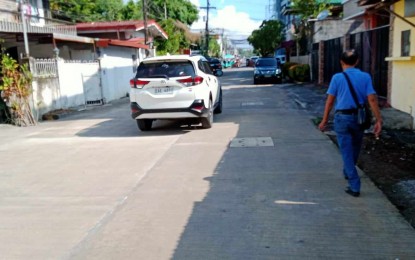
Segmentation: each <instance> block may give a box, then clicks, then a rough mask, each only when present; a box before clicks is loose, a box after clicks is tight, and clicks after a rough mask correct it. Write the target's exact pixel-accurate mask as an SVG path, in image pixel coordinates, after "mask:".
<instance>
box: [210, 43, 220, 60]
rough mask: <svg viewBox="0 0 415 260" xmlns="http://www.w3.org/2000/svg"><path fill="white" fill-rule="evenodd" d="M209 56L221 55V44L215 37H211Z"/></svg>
mask: <svg viewBox="0 0 415 260" xmlns="http://www.w3.org/2000/svg"><path fill="white" fill-rule="evenodd" d="M209 56H212V57H220V56H221V54H220V45H219V43H218V41H217V40H216V39H215V38H210V39H209Z"/></svg>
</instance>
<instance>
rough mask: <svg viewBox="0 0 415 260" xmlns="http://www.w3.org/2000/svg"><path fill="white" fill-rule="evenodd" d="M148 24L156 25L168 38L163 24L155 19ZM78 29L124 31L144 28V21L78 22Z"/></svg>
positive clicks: (84, 30) (83, 30)
mask: <svg viewBox="0 0 415 260" xmlns="http://www.w3.org/2000/svg"><path fill="white" fill-rule="evenodd" d="M147 26H148V27H150V26H154V27H156V28H157V29H158V30H159V31H160V32H161V34H163V35H164V36H165V37H166V38H167V37H168V36H167V33H166V32H165V31H164V30H163V29H162V28H161V26H160V25H159V24H158V23H157V22H156V21H155V20H148V21H147ZM76 29H77V31H79V32H87V31H108V30H114V31H122V30H134V31H139V30H144V21H118V22H90V23H78V24H76Z"/></svg>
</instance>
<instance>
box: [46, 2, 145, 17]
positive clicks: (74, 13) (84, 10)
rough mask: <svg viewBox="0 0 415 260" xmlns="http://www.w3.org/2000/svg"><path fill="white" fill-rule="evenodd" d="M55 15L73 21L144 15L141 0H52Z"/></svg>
mask: <svg viewBox="0 0 415 260" xmlns="http://www.w3.org/2000/svg"><path fill="white" fill-rule="evenodd" d="M50 9H51V10H52V13H53V15H54V17H56V18H59V19H63V20H68V21H71V22H93V21H121V20H131V19H138V18H140V17H142V11H141V10H142V9H141V5H140V2H137V3H134V2H133V1H132V0H130V1H129V2H128V3H127V4H126V5H124V3H123V0H50Z"/></svg>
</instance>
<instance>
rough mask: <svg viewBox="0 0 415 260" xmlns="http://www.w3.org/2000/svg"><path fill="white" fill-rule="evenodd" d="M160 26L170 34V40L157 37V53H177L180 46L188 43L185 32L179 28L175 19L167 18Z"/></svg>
mask: <svg viewBox="0 0 415 260" xmlns="http://www.w3.org/2000/svg"><path fill="white" fill-rule="evenodd" d="M160 26H161V27H163V29H164V31H166V33H167V34H168V35H169V40H168V41H165V40H158V39H155V45H156V47H157V54H159V55H165V54H167V53H170V54H176V53H178V52H179V50H180V48H181V47H182V46H183V45H185V46H186V45H187V44H186V39H185V37H184V32H183V31H182V30H181V29H180V28H178V27H177V26H176V25H175V23H174V20H173V19H167V20H163V21H161V22H160Z"/></svg>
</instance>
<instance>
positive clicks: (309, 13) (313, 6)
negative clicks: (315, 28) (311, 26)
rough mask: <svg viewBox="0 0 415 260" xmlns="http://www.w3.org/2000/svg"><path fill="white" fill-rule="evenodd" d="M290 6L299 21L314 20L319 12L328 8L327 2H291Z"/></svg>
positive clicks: (319, 0) (327, 0) (313, 0)
mask: <svg viewBox="0 0 415 260" xmlns="http://www.w3.org/2000/svg"><path fill="white" fill-rule="evenodd" d="M291 4H292V9H293V10H295V11H296V14H298V15H299V16H300V18H301V20H303V19H305V20H307V19H309V18H316V17H317V15H318V14H319V13H320V12H321V11H323V10H325V9H328V8H330V1H329V0H292V1H291Z"/></svg>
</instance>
